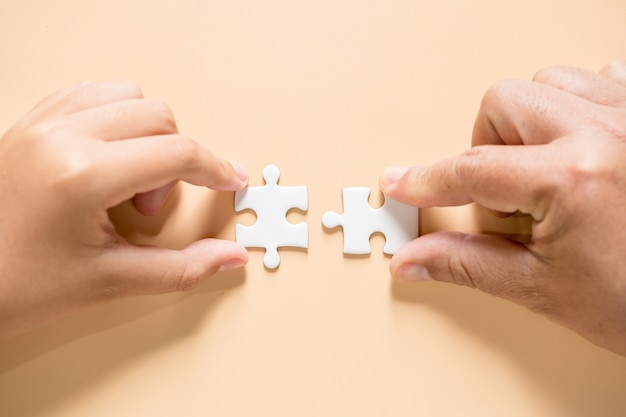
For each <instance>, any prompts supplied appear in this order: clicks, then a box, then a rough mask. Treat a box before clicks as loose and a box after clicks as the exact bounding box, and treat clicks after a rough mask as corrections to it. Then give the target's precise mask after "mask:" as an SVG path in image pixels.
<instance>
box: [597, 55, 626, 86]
mask: <svg viewBox="0 0 626 417" xmlns="http://www.w3.org/2000/svg"><path fill="white" fill-rule="evenodd" d="M600 74H602V75H604V76H605V77H608V78H610V79H612V80H613V81H615V82H616V83H618V84H620V85H622V86H624V87H626V62H624V61H613V62H610V63H608V64H607V65H605V66H604V68H602V69H601V70H600Z"/></svg>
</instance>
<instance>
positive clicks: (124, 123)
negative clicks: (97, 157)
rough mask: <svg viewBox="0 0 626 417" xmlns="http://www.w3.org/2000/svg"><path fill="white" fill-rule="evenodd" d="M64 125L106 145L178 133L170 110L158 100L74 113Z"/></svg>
mask: <svg viewBox="0 0 626 417" xmlns="http://www.w3.org/2000/svg"><path fill="white" fill-rule="evenodd" d="M63 123H65V124H67V125H69V126H71V127H72V128H73V129H76V130H78V131H79V132H83V133H84V134H85V135H89V136H90V137H96V138H98V139H102V140H107V141H111V140H122V139H130V138H138V137H144V136H156V135H163V134H171V133H178V129H177V127H176V120H175V119H174V114H173V113H172V111H171V110H170V108H169V107H168V106H167V105H166V104H165V103H164V102H163V101H161V100H155V99H130V100H122V101H116V102H112V103H106V104H103V105H101V106H97V107H91V108H88V109H85V110H82V111H80V112H76V113H72V114H70V115H68V116H67V117H65V118H64V119H63Z"/></svg>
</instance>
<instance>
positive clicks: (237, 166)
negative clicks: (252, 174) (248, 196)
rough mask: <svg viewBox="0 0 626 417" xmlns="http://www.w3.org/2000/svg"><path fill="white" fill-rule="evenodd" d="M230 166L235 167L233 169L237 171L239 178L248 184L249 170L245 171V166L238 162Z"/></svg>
mask: <svg viewBox="0 0 626 417" xmlns="http://www.w3.org/2000/svg"><path fill="white" fill-rule="evenodd" d="M230 164H231V165H232V166H233V169H234V170H235V174H237V178H239V179H240V180H241V181H243V182H245V183H247V182H248V170H247V169H245V168H244V167H243V165H241V164H239V163H237V162H231V163H230Z"/></svg>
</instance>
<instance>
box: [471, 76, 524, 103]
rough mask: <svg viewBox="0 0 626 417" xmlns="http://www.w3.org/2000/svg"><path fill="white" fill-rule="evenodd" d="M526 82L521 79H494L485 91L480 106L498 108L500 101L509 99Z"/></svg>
mask: <svg viewBox="0 0 626 417" xmlns="http://www.w3.org/2000/svg"><path fill="white" fill-rule="evenodd" d="M525 88H526V83H525V82H524V81H521V80H513V79H505V80H500V81H496V82H495V83H494V84H492V85H491V86H490V87H489V88H488V89H487V91H486V92H485V94H484V96H483V100H482V104H481V107H485V108H499V107H500V106H501V105H502V103H503V102H504V101H506V100H508V99H509V97H511V96H512V95H513V94H515V93H517V92H518V91H519V90H520V89H525Z"/></svg>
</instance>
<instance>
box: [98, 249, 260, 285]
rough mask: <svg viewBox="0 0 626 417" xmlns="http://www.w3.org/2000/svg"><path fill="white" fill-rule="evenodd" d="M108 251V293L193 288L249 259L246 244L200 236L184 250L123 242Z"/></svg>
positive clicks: (106, 269) (105, 268)
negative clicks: (201, 237) (199, 238)
mask: <svg viewBox="0 0 626 417" xmlns="http://www.w3.org/2000/svg"><path fill="white" fill-rule="evenodd" d="M107 255H108V256H107V258H108V259H105V261H104V262H105V266H104V267H103V268H102V270H105V271H107V273H106V280H105V286H106V287H107V288H106V293H107V294H109V295H113V296H118V295H119V296H128V295H143V294H160V293H168V292H175V291H186V290H191V289H193V288H195V287H196V286H197V285H198V284H200V283H201V282H202V281H204V280H205V279H206V278H208V277H210V276H211V275H213V274H215V273H217V272H222V271H226V270H230V269H234V268H238V267H242V266H244V265H245V264H246V263H247V262H248V253H247V251H246V249H245V248H244V247H243V246H241V245H239V244H238V243H235V242H231V241H227V240H220V239H203V240H199V241H197V242H195V243H193V244H191V245H189V246H188V247H186V248H185V249H182V250H173V249H165V248H160V247H155V246H135V245H132V244H130V243H126V242H124V243H122V244H121V246H119V247H118V248H117V249H115V250H113V251H111V252H109V253H108V254H107Z"/></svg>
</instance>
